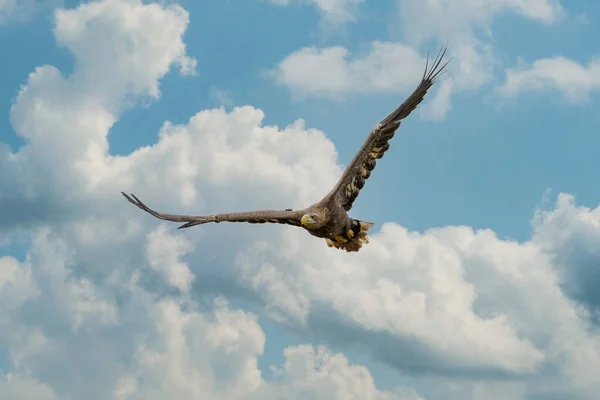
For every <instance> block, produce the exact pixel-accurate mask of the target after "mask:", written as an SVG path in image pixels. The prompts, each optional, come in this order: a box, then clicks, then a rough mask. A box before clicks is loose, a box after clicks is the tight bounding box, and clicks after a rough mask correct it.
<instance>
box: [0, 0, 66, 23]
mask: <svg viewBox="0 0 600 400" xmlns="http://www.w3.org/2000/svg"><path fill="white" fill-rule="evenodd" d="M62 4H63V0H0V24H5V23H8V22H11V21H27V20H29V19H30V18H32V17H33V16H34V15H35V14H37V13H39V12H41V11H43V10H47V9H53V8H56V7H59V6H61V5H62Z"/></svg>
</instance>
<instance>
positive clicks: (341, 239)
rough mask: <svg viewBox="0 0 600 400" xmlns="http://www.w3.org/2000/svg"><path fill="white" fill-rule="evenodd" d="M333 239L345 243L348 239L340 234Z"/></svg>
mask: <svg viewBox="0 0 600 400" xmlns="http://www.w3.org/2000/svg"><path fill="white" fill-rule="evenodd" d="M335 241H336V242H338V243H346V242H347V241H348V239H346V238H345V237H343V236H342V235H337V236H336V237H335Z"/></svg>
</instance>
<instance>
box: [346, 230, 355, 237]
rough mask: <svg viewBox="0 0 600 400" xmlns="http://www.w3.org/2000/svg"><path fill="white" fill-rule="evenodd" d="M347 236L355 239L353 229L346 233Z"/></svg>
mask: <svg viewBox="0 0 600 400" xmlns="http://www.w3.org/2000/svg"><path fill="white" fill-rule="evenodd" d="M346 236H347V237H349V238H350V239H352V238H353V237H354V231H353V230H352V229H348V232H346Z"/></svg>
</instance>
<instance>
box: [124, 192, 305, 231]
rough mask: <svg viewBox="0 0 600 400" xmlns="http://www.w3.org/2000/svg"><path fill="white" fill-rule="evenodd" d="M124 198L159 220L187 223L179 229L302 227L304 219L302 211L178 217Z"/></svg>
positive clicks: (132, 196) (130, 197)
mask: <svg viewBox="0 0 600 400" xmlns="http://www.w3.org/2000/svg"><path fill="white" fill-rule="evenodd" d="M121 193H122V194H123V196H125V198H126V199H127V200H129V202H130V203H132V204H133V205H135V206H136V207H138V208H140V209H141V210H144V211H146V212H147V213H148V214H151V215H153V216H154V217H156V218H158V219H162V220H165V221H173V222H185V223H184V224H183V225H181V226H180V227H179V228H178V229H182V228H189V227H191V226H195V225H202V224H207V223H210V222H214V223H219V222H247V223H250V224H264V223H267V222H270V223H274V224H287V225H294V226H300V218H302V212H301V211H278V210H264V211H250V212H241V213H227V214H214V215H178V214H165V213H160V212H157V211H154V210H152V209H151V208H149V207H148V206H147V205H145V204H144V203H142V201H141V200H140V199H138V198H137V197H136V196H135V195H133V194H132V195H131V196H130V195H127V194H125V193H123V192H121Z"/></svg>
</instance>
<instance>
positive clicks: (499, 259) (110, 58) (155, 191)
mask: <svg viewBox="0 0 600 400" xmlns="http://www.w3.org/2000/svg"><path fill="white" fill-rule="evenodd" d="M142 21H143V23H142ZM159 26H160V27H163V26H165V27H166V28H165V30H164V32H167V33H168V34H164V32H163V31H162V30H161V32H163V33H162V34H161V35H158V37H157V36H156V31H157V30H158V29H157V28H158V27H159ZM186 26H187V14H186V13H185V11H183V10H182V9H181V8H180V7H178V6H158V5H156V4H154V5H144V4H143V3H142V2H141V1H132V0H127V1H125V0H121V1H117V0H104V1H100V2H95V3H90V4H87V5H82V6H80V7H79V8H77V9H75V10H71V11H63V12H61V13H59V17H57V26H56V29H55V33H56V35H57V37H59V38H61V39H60V41H59V42H60V43H62V44H63V45H64V46H66V47H67V49H69V50H70V51H72V52H73V54H74V57H75V60H76V68H75V70H74V72H73V74H72V75H71V76H69V77H64V76H62V74H61V73H60V71H58V70H57V69H56V68H53V67H51V66H44V67H40V68H38V69H37V70H36V71H35V72H33V73H32V74H31V75H30V77H29V80H28V82H27V84H26V86H24V87H23V89H22V91H21V93H20V94H19V96H18V98H17V100H16V102H15V105H14V107H13V109H12V116H11V117H12V122H13V124H14V126H15V129H16V131H17V133H18V134H20V135H21V136H23V137H24V138H25V139H26V140H27V144H26V145H25V146H24V147H23V148H21V149H20V150H19V151H18V152H17V153H10V152H9V151H8V150H3V151H4V153H1V154H0V168H1V169H2V171H3V174H2V176H1V177H0V203H1V205H2V207H3V210H9V212H7V213H2V214H0V226H2V234H3V235H4V236H5V237H9V238H12V237H14V236H15V235H17V234H27V235H29V236H30V237H31V242H32V243H31V248H30V249H29V251H28V255H27V258H26V259H25V260H23V261H18V260H16V259H13V258H10V257H4V258H1V259H0V309H1V310H2V316H1V317H0V344H1V345H2V346H3V347H5V348H7V349H8V354H7V360H8V366H7V370H5V371H4V372H3V375H1V377H0V395H2V394H5V393H8V395H10V396H14V397H16V398H28V397H27V396H29V398H48V399H52V398H69V396H70V397H71V398H89V399H94V398H102V399H105V398H113V399H122V400H126V399H138V398H139V399H141V398H143V399H153V398H157V399H158V398H165V397H169V398H170V397H173V398H183V399H186V398H196V397H198V394H199V393H201V394H202V395H204V396H206V394H207V393H208V394H209V397H213V398H232V399H245V398H247V399H253V398H265V399H270V398H272V399H276V398H291V399H296V398H297V399H300V398H317V399H331V398H333V399H340V400H342V399H344V400H345V399H348V398H352V397H350V396H352V395H354V396H356V397H355V398H361V399H411V400H415V399H418V398H420V397H419V396H425V397H426V398H432V399H435V398H450V399H452V398H456V399H463V398H469V396H471V398H481V397H484V396H485V398H493V397H492V395H494V396H496V397H497V398H515V399H518V398H531V397H533V396H538V397H543V396H546V395H548V394H549V393H551V394H554V395H556V394H558V395H561V394H564V395H565V396H566V395H567V394H568V396H567V397H569V398H581V399H587V398H593V397H592V396H594V395H595V394H596V393H597V391H598V389H599V388H598V383H597V377H596V374H595V371H596V370H597V366H598V365H600V337H599V335H598V333H597V331H596V330H594V329H591V328H590V323H591V322H590V321H593V319H592V318H590V317H592V316H593V313H594V310H597V307H598V302H597V298H596V297H594V294H595V292H594V291H593V288H594V287H595V286H594V282H595V281H594V280H593V279H595V278H594V277H596V276H597V275H594V273H595V272H594V271H596V270H597V268H596V266H597V265H599V264H598V263H597V262H595V261H596V258H597V249H598V248H599V246H600V234H599V232H598V231H597V226H598V225H599V223H598V216H599V215H600V214H599V213H600V211H598V209H595V210H589V209H586V208H583V207H577V206H575V204H574V203H573V201H572V199H571V198H569V197H567V196H565V195H563V196H561V197H560V198H559V202H558V203H557V204H556V206H555V207H552V208H551V209H550V210H546V211H543V212H542V211H540V213H539V214H538V215H537V216H536V225H535V232H534V235H533V236H532V238H531V239H530V240H529V241H526V242H524V243H517V242H511V241H506V240H501V239H499V238H498V237H496V236H495V234H494V233H493V232H491V231H489V230H484V231H477V232H475V231H473V230H472V229H471V228H468V227H446V228H439V229H433V230H430V231H427V232H424V233H417V232H409V231H407V230H406V229H405V228H403V227H402V226H399V225H397V224H395V223H387V224H385V225H383V226H382V227H381V230H380V231H379V232H374V234H373V237H372V241H371V243H370V244H369V245H368V246H366V247H365V248H363V250H361V252H360V253H357V254H352V255H351V254H345V253H342V252H336V251H332V250H331V249H329V248H327V246H325V244H324V242H323V241H322V240H320V239H317V238H313V237H311V236H309V235H308V234H306V233H305V232H303V231H301V230H299V229H296V228H292V227H284V226H244V225H239V226H235V225H227V224H220V225H213V226H207V227H205V228H203V229H194V230H189V231H184V232H178V231H176V230H175V229H174V226H173V225H161V224H159V226H158V227H157V226H156V225H157V221H156V220H155V219H153V218H152V217H150V216H148V215H147V214H144V213H142V212H140V211H139V210H136V209H135V208H133V207H132V206H131V205H130V204H128V203H127V202H126V201H125V200H124V199H122V198H121V196H120V195H119V192H120V191H121V190H124V191H133V192H135V193H137V194H139V195H140V197H141V198H142V199H144V200H146V201H147V202H148V203H149V204H150V205H151V206H153V207H156V208H159V209H165V210H173V212H194V213H203V212H218V211H229V210H235V209H254V208H263V207H264V208H277V207H279V208H285V207H292V208H297V207H299V206H302V205H306V204H308V203H310V202H312V201H314V200H318V198H319V197H320V196H321V195H323V194H324V193H325V192H326V191H327V190H328V189H329V187H330V185H331V184H332V183H333V182H334V181H335V179H336V177H337V176H338V175H339V173H340V171H341V165H339V163H338V162H337V158H336V152H335V148H334V146H333V144H332V143H331V142H330V141H329V140H328V139H327V137H326V136H325V135H324V134H323V133H322V132H320V131H318V130H315V129H308V128H306V127H305V125H304V123H303V121H300V120H299V121H296V122H294V123H292V124H290V125H289V126H286V127H284V128H279V127H275V126H265V125H263V124H262V120H263V118H264V114H263V112H262V111H261V110H258V109H256V108H253V107H249V106H246V107H241V108H235V109H233V110H232V111H231V112H225V111H224V110H223V109H214V110H204V111H202V112H199V113H198V114H196V115H194V116H192V117H191V118H190V119H189V121H188V122H187V123H185V124H181V125H173V124H171V123H165V125H164V126H163V128H162V129H161V130H160V132H159V134H158V139H157V142H156V143H155V144H153V145H150V146H146V147H142V148H140V149H137V150H136V151H134V152H132V153H131V154H129V155H126V156H112V155H110V154H109V151H108V141H107V135H108V132H109V130H110V128H111V126H112V124H114V122H115V121H116V120H118V118H119V116H120V115H121V113H122V112H123V111H124V110H125V109H126V107H130V106H131V105H132V104H134V101H138V100H139V99H141V98H148V97H150V98H154V97H156V96H158V95H159V93H160V90H159V80H160V79H161V78H162V77H163V76H164V75H165V74H166V73H167V72H168V71H169V69H170V68H172V67H174V66H175V67H180V68H181V66H182V65H183V66H186V65H187V66H189V65H191V64H193V62H192V61H191V58H189V57H188V56H186V54H185V46H184V45H183V42H182V40H181V36H182V34H183V32H184V31H185V28H186ZM161 29H162V28H161ZM105 40H106V41H115V43H128V44H127V45H124V47H122V48H121V47H119V46H116V45H115V47H114V48H113V47H111V46H109V45H108V44H107V42H105ZM127 46H129V47H127ZM87 49H96V50H97V52H99V53H101V54H103V55H104V57H103V58H102V57H100V58H99V57H98V56H97V54H95V53H94V52H93V51H89V50H87ZM413 54H414V56H415V57H417V55H416V53H413ZM97 62H103V63H104V65H105V68H106V69H107V70H108V71H111V73H106V71H103V70H102V69H100V68H98V66H97V65H96V63H97ZM370 65H371V64H370ZM141 66H144V71H143V73H141V72H140V71H139V69H140V68H141ZM421 67H422V66H421ZM353 68H354V69H351V70H350V71H356V70H357V69H356V68H357V67H353ZM186 71H188V69H187V67H186V68H184V72H186ZM419 71H421V69H420V68H419ZM351 73H356V72H351ZM417 75H419V74H417ZM90 77H93V79H90ZM402 82H403V81H398V85H401V84H403V83H402ZM407 84H408V83H407ZM49 150H52V151H49ZM167 227H168V228H167ZM565 227H567V229H565ZM171 229H172V230H171ZM575 253H576V254H577V255H575ZM575 271H588V272H589V274H588V275H587V278H581V276H582V275H580V274H578V273H575ZM590 276H591V277H592V279H590V278H589V277H590ZM223 294H225V295H227V297H228V298H230V300H231V302H232V303H233V302H234V301H236V302H241V301H243V302H244V304H246V305H249V306H251V307H254V308H255V309H258V310H259V311H260V312H263V310H264V313H265V315H267V316H269V317H271V318H272V319H273V320H274V321H276V322H278V323H280V324H285V325H286V326H288V327H292V328H293V329H294V330H295V331H296V332H298V334H299V335H304V336H301V337H304V338H307V339H308V338H310V339H313V340H314V341H315V345H312V344H311V345H300V346H296V347H289V348H287V349H286V350H285V352H284V356H285V361H284V363H283V365H282V366H280V367H279V368H276V372H277V373H276V375H275V376H274V377H272V378H271V379H266V377H263V376H262V374H261V372H260V370H259V369H258V367H257V365H258V358H259V357H260V356H261V355H262V354H263V351H264V346H265V340H266V339H265V335H264V332H263V331H262V329H261V327H260V326H259V324H258V319H257V317H256V315H255V314H253V313H251V312H249V311H244V310H239V309H236V308H235V307H232V306H230V305H229V304H228V303H227V301H226V300H225V299H224V298H223V297H222V295H223ZM215 295H218V296H215ZM581 304H583V305H584V306H585V307H581V306H580V305H581ZM319 343H331V344H332V345H333V346H334V347H335V348H336V349H335V351H336V352H335V353H334V352H331V351H329V350H327V349H325V348H323V347H320V346H317V344H319ZM350 348H351V349H353V350H355V351H360V352H362V353H364V354H367V355H370V356H372V357H374V358H378V359H380V360H382V361H384V362H385V363H387V364H388V365H390V366H392V367H393V368H394V369H395V370H397V371H399V373H400V374H409V373H415V372H420V373H422V372H435V373H436V374H437V375H436V376H443V378H440V379H439V380H440V383H439V385H433V386H436V387H435V388H427V387H425V388H421V387H419V388H417V391H415V390H412V389H410V388H399V389H398V390H397V391H384V390H381V389H378V388H377V387H376V386H375V385H374V382H373V378H372V377H371V375H370V373H369V372H368V370H366V369H365V368H364V367H361V366H357V365H352V364H351V363H350V362H349V361H348V359H347V358H346V357H345V356H344V355H343V354H341V353H339V351H340V350H344V349H350ZM57 365H61V366H64V369H58V368H56V366H57ZM420 376H424V377H423V378H421V379H422V382H427V379H428V378H427V374H424V375H420ZM417 381H418V379H417ZM25 385H27V389H25ZM427 386H431V385H427ZM422 389H423V390H422ZM436 390H442V391H443V392H441V393H438V392H436ZM417 392H418V393H417ZM425 392H427V394H425ZM500 394H502V395H503V397H502V396H500ZM8 395H7V396H8ZM488 395H489V396H488ZM44 396H45V397H44ZM563 397H564V396H563Z"/></svg>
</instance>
